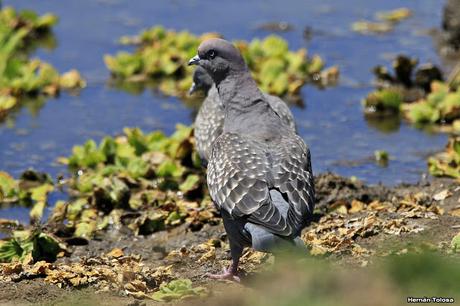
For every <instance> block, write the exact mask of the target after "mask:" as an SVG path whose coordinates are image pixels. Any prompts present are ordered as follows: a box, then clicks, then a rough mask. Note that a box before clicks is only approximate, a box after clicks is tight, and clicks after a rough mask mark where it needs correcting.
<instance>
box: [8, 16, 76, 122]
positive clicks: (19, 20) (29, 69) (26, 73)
mask: <svg viewBox="0 0 460 306" xmlns="http://www.w3.org/2000/svg"><path fill="white" fill-rule="evenodd" d="M56 22H57V18H56V17H55V16H54V15H50V14H48V15H43V16H38V15H37V14H35V13H34V12H32V11H21V12H16V11H15V10H14V9H12V8H8V7H7V8H4V9H2V10H0V119H1V118H3V117H5V116H6V115H7V114H8V113H9V112H11V111H12V110H13V109H14V108H15V107H17V106H18V105H19V104H20V102H21V100H23V99H24V98H25V97H36V96H38V95H44V96H56V95H57V94H58V93H59V91H60V90H61V89H75V88H82V87H84V86H85V82H84V80H83V79H82V78H81V76H80V74H79V73H78V72H77V71H75V70H72V71H69V72H67V73H64V74H63V75H59V73H58V72H57V70H56V69H55V68H54V67H52V66H51V65H50V64H48V63H45V62H42V61H40V60H38V59H30V58H29V57H28V55H27V54H26V53H25V52H24V48H25V47H26V46H27V45H30V41H32V40H34V39H38V38H39V36H40V35H42V34H43V33H46V32H49V31H50V29H51V27H52V26H53V25H54V24H55V23H56Z"/></svg>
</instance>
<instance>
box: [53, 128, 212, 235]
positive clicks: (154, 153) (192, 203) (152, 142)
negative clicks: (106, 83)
mask: <svg viewBox="0 0 460 306" xmlns="http://www.w3.org/2000/svg"><path fill="white" fill-rule="evenodd" d="M61 162H63V163H66V164H67V165H68V166H69V169H70V170H71V171H72V172H73V173H74V174H75V176H74V177H73V178H72V179H71V181H70V184H69V187H70V190H71V191H70V193H71V194H72V195H73V196H74V197H75V198H74V199H73V200H71V201H70V202H69V203H68V204H67V205H66V207H67V208H66V209H61V208H58V209H57V211H59V212H60V213H61V214H62V217H61V219H65V220H68V221H69V222H68V224H67V227H68V228H69V230H70V231H73V235H75V236H79V237H83V238H90V237H91V236H92V235H93V234H94V233H95V232H96V231H98V230H102V229H104V228H106V227H107V226H115V227H118V226H122V225H123V224H127V225H128V227H129V228H130V229H131V230H133V232H134V233H136V234H143V235H145V234H150V233H152V232H155V231H158V230H161V229H164V228H167V227H169V226H176V225H178V224H182V223H184V222H186V221H187V222H190V224H192V223H193V224H194V226H195V227H196V226H197V225H198V224H200V223H203V222H209V221H210V220H212V219H213V218H214V217H213V213H212V212H210V211H208V212H204V211H202V208H204V207H207V205H209V204H210V201H209V199H208V197H207V196H206V188H205V182H204V179H203V177H204V174H203V170H202V168H201V166H200V160H199V157H198V155H197V153H196V152H195V150H194V138H193V130H192V128H191V127H188V126H184V125H178V126H177V128H176V132H175V133H173V134H172V135H171V136H169V137H168V136H166V135H165V134H163V133H162V132H159V131H154V132H151V133H143V132H142V131H141V130H139V129H137V128H126V129H125V130H124V133H123V135H120V136H116V137H105V138H103V139H102V140H101V142H100V143H99V144H97V143H96V142H95V141H93V140H89V141H87V142H86V143H85V144H84V145H82V146H75V147H74V148H73V154H72V155H71V156H69V157H68V158H61ZM128 220H129V222H128ZM197 227H200V226H199V225H198V226H197Z"/></svg>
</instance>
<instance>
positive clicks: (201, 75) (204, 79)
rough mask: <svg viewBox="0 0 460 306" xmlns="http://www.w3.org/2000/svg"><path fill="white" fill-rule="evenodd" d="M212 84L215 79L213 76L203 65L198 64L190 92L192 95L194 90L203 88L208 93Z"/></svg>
mask: <svg viewBox="0 0 460 306" xmlns="http://www.w3.org/2000/svg"><path fill="white" fill-rule="evenodd" d="M212 84H213V80H212V78H211V76H210V75H209V74H208V73H207V72H206V70H205V69H204V68H203V67H201V66H197V67H196V69H195V71H194V72H193V83H192V86H190V89H189V91H188V93H189V95H191V94H193V93H194V92H196V91H199V90H201V91H203V92H204V93H205V94H207V93H208V91H209V89H210V88H211V87H212Z"/></svg>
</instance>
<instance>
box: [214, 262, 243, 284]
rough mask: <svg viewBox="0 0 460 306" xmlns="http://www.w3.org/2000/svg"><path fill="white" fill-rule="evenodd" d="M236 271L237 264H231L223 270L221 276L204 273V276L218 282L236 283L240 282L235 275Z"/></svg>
mask: <svg viewBox="0 0 460 306" xmlns="http://www.w3.org/2000/svg"><path fill="white" fill-rule="evenodd" d="M237 271H238V263H235V262H233V263H232V264H231V265H230V267H228V268H227V269H224V270H223V271H222V273H221V274H211V273H206V276H207V277H209V278H212V279H220V280H231V281H235V282H237V283H239V282H241V279H240V278H239V276H238V275H237V274H238V273H237Z"/></svg>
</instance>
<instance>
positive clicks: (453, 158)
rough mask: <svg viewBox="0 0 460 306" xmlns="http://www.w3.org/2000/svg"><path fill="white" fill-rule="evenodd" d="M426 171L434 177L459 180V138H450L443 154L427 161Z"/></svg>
mask: <svg viewBox="0 0 460 306" xmlns="http://www.w3.org/2000/svg"><path fill="white" fill-rule="evenodd" d="M428 170H429V172H430V173H431V175H434V176H448V177H453V178H456V179H460V137H459V136H452V137H450V139H449V141H448V143H447V146H446V149H445V151H444V152H441V153H438V154H435V155H434V156H432V157H430V158H429V159H428Z"/></svg>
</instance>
